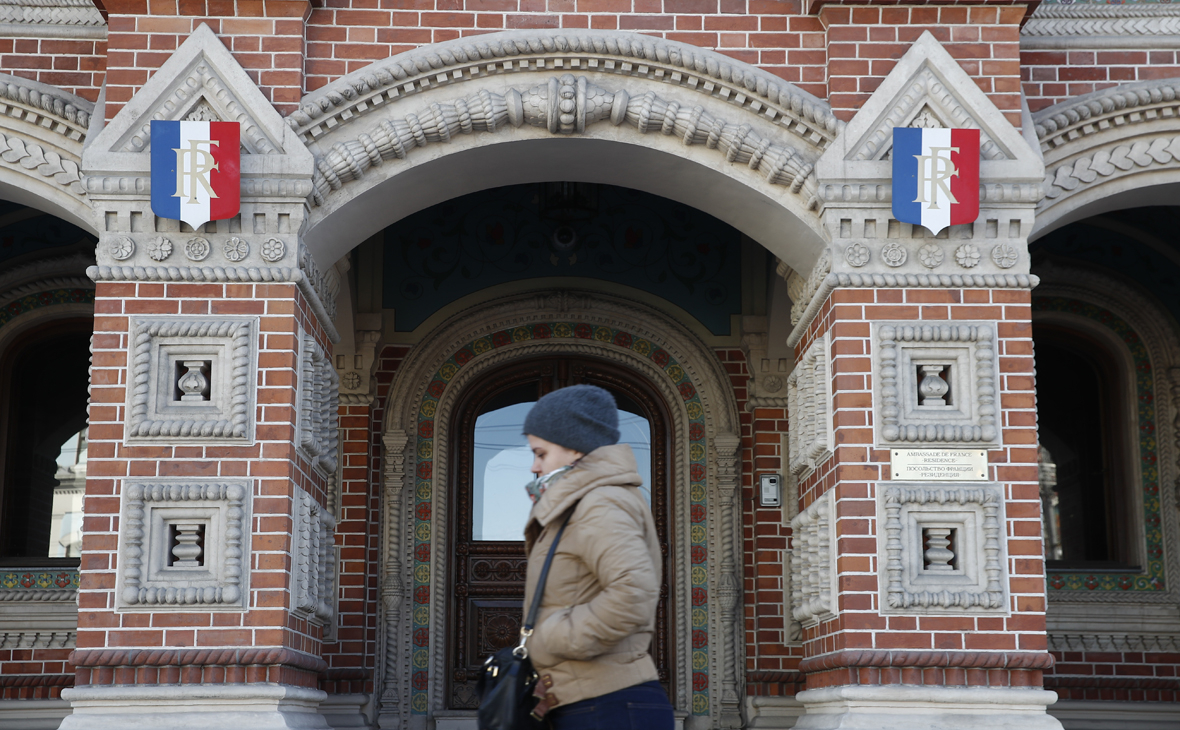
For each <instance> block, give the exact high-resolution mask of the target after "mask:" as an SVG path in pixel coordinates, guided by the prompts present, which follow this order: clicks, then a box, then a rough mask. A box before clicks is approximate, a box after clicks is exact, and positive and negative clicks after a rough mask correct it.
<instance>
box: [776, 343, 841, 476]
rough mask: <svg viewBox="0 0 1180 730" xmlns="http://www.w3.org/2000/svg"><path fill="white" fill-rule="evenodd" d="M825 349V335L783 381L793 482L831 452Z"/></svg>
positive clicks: (817, 464)
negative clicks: (788, 424)
mask: <svg viewBox="0 0 1180 730" xmlns="http://www.w3.org/2000/svg"><path fill="white" fill-rule="evenodd" d="M829 347H830V342H829V341H828V336H827V334H825V335H824V336H823V337H819V338H817V339H816V340H815V342H813V343H811V347H809V348H807V352H805V353H803V357H801V358H799V362H798V363H797V364H796V365H795V369H794V370H792V371H791V374H790V375H789V376H788V377H787V414H788V416H789V418H790V428H789V429H788V431H787V438H788V443H789V469H790V470H791V474H792V475H793V476H794V477H795V479H796V480H801V479H805V478H807V475H808V474H810V473H811V472H813V471H814V470H815V469H816V467H818V466H819V465H820V464H822V463H823V462H824V461H826V460H827V459H828V458H829V457H830V456H831V455H832V452H833V449H834V448H835V446H834V442H835V439H834V436H833V432H832V394H831V382H832V372H831V365H830V362H829V358H828V350H829Z"/></svg>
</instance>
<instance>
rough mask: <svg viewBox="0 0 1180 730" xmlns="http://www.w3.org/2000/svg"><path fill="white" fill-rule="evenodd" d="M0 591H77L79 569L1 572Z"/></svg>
mask: <svg viewBox="0 0 1180 730" xmlns="http://www.w3.org/2000/svg"><path fill="white" fill-rule="evenodd" d="M0 590H3V591H28V590H41V591H77V590H78V569H77V568H69V569H67V570H49V571H46V570H5V571H0Z"/></svg>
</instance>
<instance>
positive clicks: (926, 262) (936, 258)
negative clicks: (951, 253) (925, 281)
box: [918, 243, 946, 269]
mask: <svg viewBox="0 0 1180 730" xmlns="http://www.w3.org/2000/svg"><path fill="white" fill-rule="evenodd" d="M945 258H946V254H944V253H943V251H942V246H939V245H938V244H937V243H928V244H926V245H925V246H923V247H922V248H920V249H918V260H919V261H921V262H922V265H923V266H925V267H926V268H928V269H937V268H938V267H939V266H941V265H942V261H943V259H945Z"/></svg>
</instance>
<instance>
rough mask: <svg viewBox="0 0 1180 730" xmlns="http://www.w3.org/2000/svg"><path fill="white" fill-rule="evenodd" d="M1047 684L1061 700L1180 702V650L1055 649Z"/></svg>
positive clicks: (1046, 677)
mask: <svg viewBox="0 0 1180 730" xmlns="http://www.w3.org/2000/svg"><path fill="white" fill-rule="evenodd" d="M1053 656H1054V657H1055V658H1056V659H1057V666H1056V667H1054V668H1053V670H1052V671H1051V672H1046V673H1045V687H1046V688H1048V689H1052V690H1054V691H1055V692H1057V696H1058V699H1062V700H1119V701H1123V702H1180V654H1178V653H1171V652H1161V651H1055V652H1053Z"/></svg>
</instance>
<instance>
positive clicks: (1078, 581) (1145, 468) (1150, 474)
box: [1032, 297, 1167, 595]
mask: <svg viewBox="0 0 1180 730" xmlns="http://www.w3.org/2000/svg"><path fill="white" fill-rule="evenodd" d="M1032 309H1033V311H1034V312H1065V313H1067V314H1073V315H1077V316H1080V317H1085V318H1086V319H1089V320H1092V321H1094V322H1097V323H1099V324H1101V325H1102V326H1103V327H1105V328H1107V329H1109V330H1110V331H1111V332H1113V333H1114V334H1115V335H1116V336H1117V337H1118V338H1119V339H1120V340H1121V341H1122V342H1123V344H1125V345H1126V346H1127V349H1128V350H1129V351H1130V353H1131V362H1132V364H1133V366H1134V372H1135V393H1136V396H1137V398H1136V403H1137V413H1136V416H1137V422H1138V426H1139V469H1140V475H1141V485H1142V489H1143V526H1144V532H1145V538H1146V548H1147V553H1146V554H1147V565H1146V566H1145V569H1144V571H1143V572H1142V573H1139V574H1137V575H1132V574H1128V573H1100V572H1087V571H1067V570H1050V571H1049V587H1050V588H1051V589H1052V590H1054V591H1056V592H1059V593H1060V594H1065V595H1068V594H1070V593H1103V592H1105V593H1127V594H1133V593H1140V594H1143V593H1162V592H1163V591H1166V590H1167V584H1166V581H1165V572H1166V571H1165V567H1164V557H1165V556H1164V534H1163V525H1162V522H1161V520H1162V512H1163V510H1162V506H1161V503H1160V472H1159V463H1158V458H1157V454H1158V444H1157V441H1156V406H1155V373H1154V371H1153V369H1152V366H1151V358H1150V357H1149V355H1148V351H1147V346H1146V344H1145V343H1144V341H1143V339H1142V338H1141V337H1140V336H1139V334H1138V333H1137V332H1136V331H1135V330H1134V329H1133V328H1132V327H1131V325H1129V324H1128V323H1127V322H1126V321H1125V320H1123V319H1122V318H1121V317H1119V316H1118V315H1117V314H1115V313H1113V312H1111V311H1110V310H1108V309H1105V308H1103V307H1100V306H1098V305H1096V304H1090V303H1088V302H1083V301H1080V300H1077V299H1070V298H1067V297H1037V298H1034V299H1033V306H1032Z"/></svg>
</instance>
